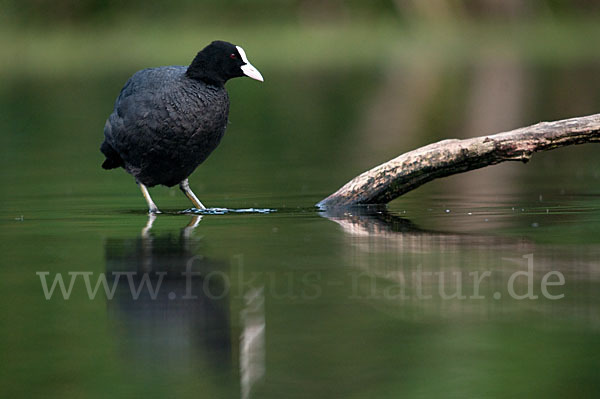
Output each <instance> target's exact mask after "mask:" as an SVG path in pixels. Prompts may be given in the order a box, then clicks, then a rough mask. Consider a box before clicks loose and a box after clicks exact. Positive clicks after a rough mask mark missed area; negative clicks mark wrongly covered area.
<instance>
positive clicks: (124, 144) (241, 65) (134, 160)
mask: <svg viewBox="0 0 600 399" xmlns="http://www.w3.org/2000/svg"><path fill="white" fill-rule="evenodd" d="M241 76H248V77H250V78H252V79H256V80H259V81H261V82H262V81H263V77H262V75H261V74H260V72H259V71H258V70H257V69H256V68H255V67H254V66H252V64H250V62H249V61H248V58H247V57H246V53H245V52H244V50H243V49H242V48H241V47H239V46H235V45H233V44H231V43H228V42H223V41H214V42H212V43H211V44H209V45H208V46H206V47H205V48H204V49H203V50H202V51H200V52H199V53H198V54H197V55H196V57H195V58H194V60H193V61H192V63H191V64H190V65H189V66H188V67H184V66H165V67H159V68H148V69H143V70H141V71H138V72H136V73H135V74H134V75H133V76H132V77H131V78H130V79H129V80H128V81H127V83H125V86H124V87H123V89H122V90H121V94H119V97H118V98H117V100H116V102H115V107H114V110H113V112H112V114H110V116H109V117H108V119H107V120H106V124H105V126H104V142H103V143H102V145H101V147H100V151H102V153H103V154H104V155H105V156H106V160H105V161H104V163H103V164H102V167H103V168H104V169H114V168H119V167H122V168H123V169H125V170H126V171H127V172H128V173H130V174H131V175H133V177H135V179H136V182H137V184H138V185H139V186H140V189H141V190H142V194H143V195H144V198H145V199H146V202H147V203H148V208H149V212H150V213H160V211H159V210H158V207H157V206H156V204H155V203H154V201H152V198H151V197H150V193H149V192H148V187H153V186H156V185H158V184H162V185H164V186H169V187H172V186H174V185H176V184H179V187H180V188H181V191H183V193H184V194H185V195H186V196H187V197H188V198H189V199H190V200H191V201H192V203H193V204H194V207H195V208H197V209H205V207H204V205H202V203H201V202H200V200H198V197H196V195H195V194H194V193H193V192H192V190H191V189H190V186H189V183H188V176H189V175H191V174H192V172H193V171H194V170H195V169H196V167H198V165H200V164H201V163H202V162H204V160H205V159H206V158H207V157H208V156H209V155H210V153H211V152H212V151H213V150H214V149H215V148H216V147H217V146H218V145H219V142H220V141H221V138H222V137H223V134H224V133H225V127H226V126H227V120H228V119H227V118H228V115H229V97H228V95H227V91H226V90H225V83H226V82H227V81H228V80H229V79H231V78H236V77H241Z"/></svg>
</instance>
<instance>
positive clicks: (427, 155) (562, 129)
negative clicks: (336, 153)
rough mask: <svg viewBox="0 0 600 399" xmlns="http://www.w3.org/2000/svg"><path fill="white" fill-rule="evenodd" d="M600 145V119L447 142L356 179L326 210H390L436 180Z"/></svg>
mask: <svg viewBox="0 0 600 399" xmlns="http://www.w3.org/2000/svg"><path fill="white" fill-rule="evenodd" d="M598 142H600V114H595V115H590V116H584V117H580V118H572V119H563V120H560V121H555V122H541V123H538V124H536V125H532V126H528V127H523V128H520V129H516V130H511V131H509V132H503V133H498V134H494V135H491V136H482V137H474V138H470V139H464V140H458V139H450V140H443V141H439V142H437V143H433V144H429V145H426V146H424V147H421V148H417V149H416V150H413V151H410V152H407V153H405V154H402V155H400V156H398V157H396V158H394V159H392V160H391V161H388V162H386V163H384V164H381V165H379V166H376V167H375V168H373V169H371V170H368V171H366V172H364V173H362V174H361V175H359V176H356V177H355V178H354V179H352V180H350V181H349V182H348V183H346V184H345V185H344V186H343V187H341V188H340V189H339V190H338V191H336V192H335V193H333V194H331V195H330V196H329V197H327V198H325V199H323V200H321V201H320V202H319V203H318V204H317V206H318V207H320V208H333V207H347V206H353V205H362V204H386V203H388V202H390V201H392V200H393V199H395V198H398V197H399V196H401V195H402V194H404V193H406V192H408V191H411V190H414V189H415V188H417V187H419V186H420V185H422V184H425V183H427V182H429V181H431V180H433V179H437V178H440V177H445V176H450V175H454V174H457V173H463V172H467V171H469V170H473V169H479V168H483V167H485V166H489V165H495V164H498V163H500V162H504V161H522V162H527V161H529V159H530V158H531V156H532V155H533V153H534V152H539V151H549V150H553V149H555V148H560V147H566V146H568V145H573V144H584V143H598Z"/></svg>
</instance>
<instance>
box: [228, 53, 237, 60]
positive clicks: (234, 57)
mask: <svg viewBox="0 0 600 399" xmlns="http://www.w3.org/2000/svg"><path fill="white" fill-rule="evenodd" d="M229 58H231V59H232V60H235V59H236V58H237V55H235V54H234V53H231V54H230V55H229Z"/></svg>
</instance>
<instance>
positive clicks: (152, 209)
mask: <svg viewBox="0 0 600 399" xmlns="http://www.w3.org/2000/svg"><path fill="white" fill-rule="evenodd" d="M138 184H139V185H140V189H141V190H142V194H144V198H146V202H147V203H148V213H161V212H160V211H159V210H158V207H157V206H156V204H155V203H154V201H152V197H151V196H150V193H149V192H148V188H147V187H146V186H144V185H143V184H142V183H138Z"/></svg>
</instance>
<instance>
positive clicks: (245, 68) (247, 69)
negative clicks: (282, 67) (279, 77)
mask: <svg viewBox="0 0 600 399" xmlns="http://www.w3.org/2000/svg"><path fill="white" fill-rule="evenodd" d="M242 72H244V75H246V76H248V77H249V78H252V79H256V80H260V81H261V82H264V81H265V80H264V79H263V77H262V75H261V74H260V72H258V69H256V68H254V66H252V64H246V65H242Z"/></svg>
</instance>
